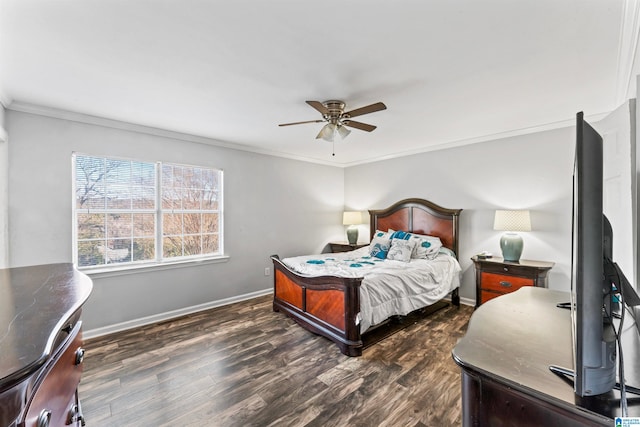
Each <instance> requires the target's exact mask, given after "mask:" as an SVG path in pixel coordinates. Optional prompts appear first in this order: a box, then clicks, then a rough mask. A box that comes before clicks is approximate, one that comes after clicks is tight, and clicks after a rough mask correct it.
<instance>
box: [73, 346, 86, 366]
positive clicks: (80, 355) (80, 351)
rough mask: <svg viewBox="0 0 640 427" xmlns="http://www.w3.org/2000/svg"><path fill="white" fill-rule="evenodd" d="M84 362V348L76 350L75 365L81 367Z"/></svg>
mask: <svg viewBox="0 0 640 427" xmlns="http://www.w3.org/2000/svg"><path fill="white" fill-rule="evenodd" d="M83 360H84V348H82V347H78V349H77V350H76V359H75V362H74V364H75V365H79V364H81V363H82V361H83Z"/></svg>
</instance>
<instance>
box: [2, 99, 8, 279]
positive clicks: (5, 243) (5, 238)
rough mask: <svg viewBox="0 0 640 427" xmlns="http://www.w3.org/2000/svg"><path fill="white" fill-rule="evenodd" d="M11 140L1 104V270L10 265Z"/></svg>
mask: <svg viewBox="0 0 640 427" xmlns="http://www.w3.org/2000/svg"><path fill="white" fill-rule="evenodd" d="M8 181H9V139H8V137H7V132H6V130H5V108H4V106H3V105H2V103H0V268H6V267H7V266H8V265H9V211H8V205H9V185H8Z"/></svg>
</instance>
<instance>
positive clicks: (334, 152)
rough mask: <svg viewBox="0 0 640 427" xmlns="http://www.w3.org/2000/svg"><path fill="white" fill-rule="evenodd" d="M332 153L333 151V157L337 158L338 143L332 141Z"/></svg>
mask: <svg viewBox="0 0 640 427" xmlns="http://www.w3.org/2000/svg"><path fill="white" fill-rule="evenodd" d="M331 151H332V153H331V155H332V156H333V157H335V155H336V142H335V141H331Z"/></svg>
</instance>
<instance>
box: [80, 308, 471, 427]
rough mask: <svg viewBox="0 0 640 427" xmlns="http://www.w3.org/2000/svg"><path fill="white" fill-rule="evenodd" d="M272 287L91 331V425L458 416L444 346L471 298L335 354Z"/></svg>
mask: <svg viewBox="0 0 640 427" xmlns="http://www.w3.org/2000/svg"><path fill="white" fill-rule="evenodd" d="M271 302H272V299H271V296H265V297H260V298H256V299H253V300H249V301H244V302H240V303H236V304H231V305H228V306H224V307H217V308H214V309H211V310H207V311H204V312H200V313H195V314H192V315H189V316H185V317H182V318H179V319H172V320H169V321H166V322H162V323H158V324H155V325H149V326H145V327H141V328H136V329H134V330H129V331H123V332H119V333H116V334H112V335H108V336H104V337H99V338H95V339H92V340H88V341H87V342H86V343H85V348H86V350H87V352H86V356H85V368H84V374H83V378H82V382H81V384H80V388H79V393H80V399H81V401H82V408H83V411H84V415H85V418H86V419H87V423H88V425H89V426H92V425H93V426H106V427H110V426H117V427H122V426H141V425H144V426H146V425H149V426H151V425H153V426H175V425H180V426H191V425H193V426H214V427H216V426H225V427H226V426H278V427H280V426H292V427H294V426H295V427H297V426H323V427H326V426H345V425H349V426H374V425H376V426H377V425H380V426H384V425H388V426H398V425H402V426H416V427H424V426H441V425H459V424H460V420H461V405H460V372H459V368H458V367H457V366H456V365H455V363H454V362H453V360H452V359H451V350H452V348H453V346H454V345H455V344H456V342H457V341H458V340H459V339H460V338H461V337H462V336H463V334H464V332H465V330H466V325H467V323H468V320H469V317H470V316H471V313H472V312H473V309H472V308H471V307H465V306H463V307H461V308H459V309H458V308H455V307H452V306H449V307H447V308H444V309H442V310H440V311H438V312H436V313H432V314H430V315H428V316H427V317H423V318H418V319H412V320H411V321H410V322H409V323H407V324H406V325H402V327H404V329H401V330H399V331H397V332H395V333H394V334H393V335H391V336H389V337H387V338H385V339H384V340H383V341H381V342H378V343H376V344H373V345H371V346H369V347H367V348H365V350H364V352H363V355H362V356H361V357H357V358H352V357H347V356H344V355H342V354H341V353H340V352H339V350H338V348H337V346H336V345H335V344H333V343H332V342H331V341H329V340H327V339H325V338H323V337H319V336H317V335H314V334H312V333H310V332H309V331H307V330H305V329H303V328H301V327H300V326H299V325H297V324H296V323H295V322H294V321H293V320H291V319H289V318H287V317H286V316H284V315H283V314H282V313H276V312H273V310H272V304H271Z"/></svg>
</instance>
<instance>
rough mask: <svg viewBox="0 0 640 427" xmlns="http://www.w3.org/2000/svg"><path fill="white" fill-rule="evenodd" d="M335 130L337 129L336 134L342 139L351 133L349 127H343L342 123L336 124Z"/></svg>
mask: <svg viewBox="0 0 640 427" xmlns="http://www.w3.org/2000/svg"><path fill="white" fill-rule="evenodd" d="M337 130H338V134H339V135H340V138H342V139H345V138H346V137H347V136H349V134H350V133H351V131H350V130H349V129H347V128H346V127H344V126H342V125H338V129H337Z"/></svg>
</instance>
